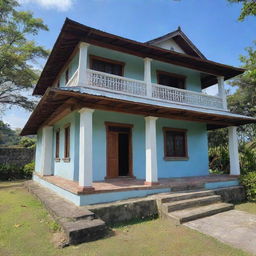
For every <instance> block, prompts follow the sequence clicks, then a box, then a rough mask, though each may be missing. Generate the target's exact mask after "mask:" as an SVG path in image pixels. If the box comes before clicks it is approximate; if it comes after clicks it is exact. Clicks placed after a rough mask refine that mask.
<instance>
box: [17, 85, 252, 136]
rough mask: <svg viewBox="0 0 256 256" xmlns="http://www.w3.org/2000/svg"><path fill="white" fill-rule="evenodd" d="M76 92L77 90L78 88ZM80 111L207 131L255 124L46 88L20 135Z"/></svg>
mask: <svg viewBox="0 0 256 256" xmlns="http://www.w3.org/2000/svg"><path fill="white" fill-rule="evenodd" d="M77 89H79V88H77ZM83 107H87V108H93V109H99V110H106V111H115V112H122V113H128V114H136V115H141V116H156V117H163V118H169V119H175V120H186V121H193V122H201V123H205V124H207V128H208V129H209V130H210V129H217V128H224V127H228V126H239V125H244V124H248V123H256V119H255V118H251V117H246V116H241V115H236V114H232V113H229V112H219V113H213V112H211V111H208V112H207V111H204V112H202V111H195V110H188V109H184V108H183V109H181V108H170V107H166V106H160V105H152V104H149V103H144V102H141V101H140V102H139V101H136V102H134V101H131V100H128V99H126V100H124V99H117V98H110V97H106V96H103V95H99V94H98V95H97V94H94V95H92V94H90V93H87V92H84V93H81V92H78V91H75V88H74V89H72V88H71V89H68V90H67V89H65V90H64V89H56V88H55V89H53V88H49V89H48V90H47V92H46V93H45V95H44V96H43V97H42V99H41V101H40V102H39V104H38V105H37V107H36V109H35V110H34V112H33V113H32V114H31V116H30V118H29V120H28V122H27V123H26V125H25V127H24V128H23V130H22V132H21V135H30V134H36V133H37V131H38V129H40V127H42V126H44V125H53V124H54V123H55V122H57V121H58V120H60V119H61V118H62V117H64V116H65V115H67V114H68V113H71V112H73V111H76V110H78V109H81V108H83Z"/></svg>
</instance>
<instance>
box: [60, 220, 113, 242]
mask: <svg viewBox="0 0 256 256" xmlns="http://www.w3.org/2000/svg"><path fill="white" fill-rule="evenodd" d="M62 228H63V229H64V231H65V233H66V235H67V239H68V241H69V244H73V245H75V244H80V243H83V242H91V241H95V240H98V239H100V238H103V237H104V236H105V235H106V234H107V232H108V228H107V226H106V225H105V222H104V221H102V220H100V219H93V220H78V221H75V222H65V221H64V222H63V220H62Z"/></svg>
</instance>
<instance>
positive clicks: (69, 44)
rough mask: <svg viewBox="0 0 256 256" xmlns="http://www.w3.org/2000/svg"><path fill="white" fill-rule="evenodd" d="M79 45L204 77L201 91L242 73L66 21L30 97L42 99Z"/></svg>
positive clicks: (215, 63)
mask: <svg viewBox="0 0 256 256" xmlns="http://www.w3.org/2000/svg"><path fill="white" fill-rule="evenodd" d="M79 42H87V43H91V44H94V45H97V46H101V47H105V48H108V49H112V50H116V51H121V52H125V53H128V54H132V55H136V56H139V57H141V58H145V57H149V58H152V59H155V60H159V61H163V62H166V63H171V64H174V65H178V66H182V67H186V68H190V69H193V70H197V71H199V72H202V73H205V75H204V76H203V77H202V88H203V89H204V88H206V87H208V86H210V85H213V84H215V83H216V82H217V80H216V76H223V77H224V79H225V80H227V79H230V78H232V77H235V76H237V75H239V74H241V73H243V72H244V71H245V70H244V69H241V68H236V67H232V66H228V65H224V64H220V63H217V62H213V61H209V60H206V59H201V58H198V57H193V56H190V55H187V54H182V53H178V52H173V51H170V50H165V49H162V48H159V47H156V46H153V45H149V44H147V43H141V42H137V41H134V40H130V39H126V38H123V37H120V36H116V35H113V34H109V33H106V32H103V31H100V30H97V29H94V28H91V27H88V26H85V25H82V24H80V23H78V22H75V21H72V20H70V19H66V20H65V23H64V25H63V27H62V29H61V32H60V34H59V36H58V39H57V41H56V42H55V44H54V47H53V49H52V52H51V54H50V56H49V58H48V60H47V62H46V65H45V67H44V69H43V71H42V73H41V76H40V78H39V80H38V82H37V85H36V87H35V90H34V93H33V94H34V95H43V94H44V93H45V91H46V90H47V88H48V87H51V86H52V84H53V82H54V80H55V79H56V77H57V75H58V74H59V72H60V71H61V69H62V68H63V65H64V64H65V63H66V62H67V61H68V59H69V57H70V56H71V54H72V52H73V51H74V49H75V47H76V46H77V45H78V43H79Z"/></svg>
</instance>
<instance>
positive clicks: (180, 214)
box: [158, 189, 234, 224]
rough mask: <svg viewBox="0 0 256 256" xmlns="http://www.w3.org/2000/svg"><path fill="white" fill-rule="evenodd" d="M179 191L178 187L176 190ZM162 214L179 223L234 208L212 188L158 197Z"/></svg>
mask: <svg viewBox="0 0 256 256" xmlns="http://www.w3.org/2000/svg"><path fill="white" fill-rule="evenodd" d="M176 191H178V189H177V190H176ZM158 206H159V211H160V216H161V217H165V218H171V219H173V220H175V221H176V222H177V223H178V224H182V223H184V222H188V221H192V220H196V219H199V218H203V217H207V216H211V215H214V214H217V213H220V212H224V211H229V210H232V209H233V208H234V205H233V204H228V203H224V202H222V200H221V196H219V195H216V194H215V193H214V191H212V190H196V191H195V190H194V191H193V190H188V191H180V192H175V193H171V194H169V195H167V194H165V195H162V196H161V197H160V198H159V199H158Z"/></svg>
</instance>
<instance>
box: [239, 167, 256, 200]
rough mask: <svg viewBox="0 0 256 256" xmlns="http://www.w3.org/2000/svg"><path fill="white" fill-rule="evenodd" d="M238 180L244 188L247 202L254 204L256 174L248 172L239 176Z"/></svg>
mask: <svg viewBox="0 0 256 256" xmlns="http://www.w3.org/2000/svg"><path fill="white" fill-rule="evenodd" d="M240 180H241V184H242V185H244V187H245V192H246V197H247V200H249V201H254V202H256V172H249V173H248V174H246V175H243V176H241V178H240Z"/></svg>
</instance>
